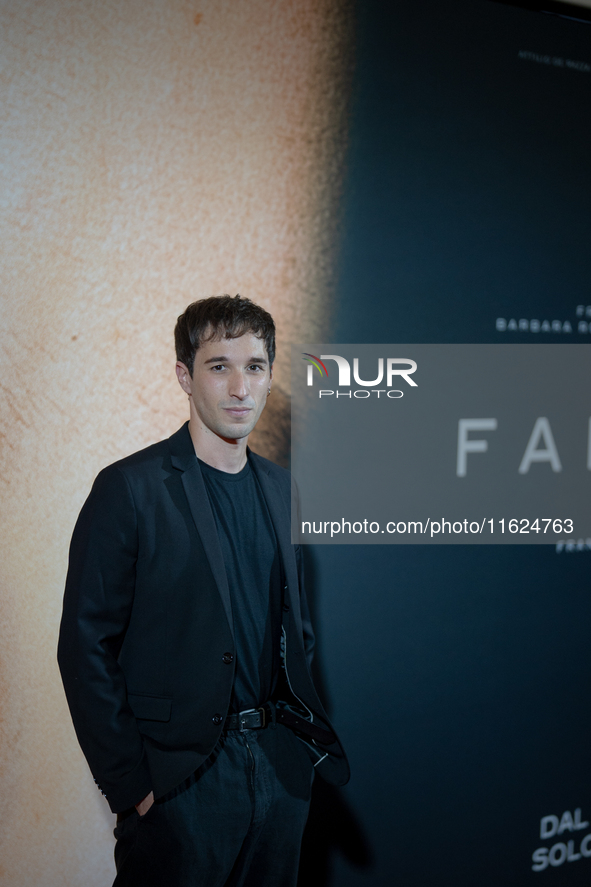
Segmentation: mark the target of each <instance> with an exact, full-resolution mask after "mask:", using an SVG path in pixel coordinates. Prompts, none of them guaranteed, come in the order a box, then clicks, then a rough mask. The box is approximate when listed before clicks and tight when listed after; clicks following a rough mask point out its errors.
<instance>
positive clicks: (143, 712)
mask: <svg viewBox="0 0 591 887" xmlns="http://www.w3.org/2000/svg"><path fill="white" fill-rule="evenodd" d="M127 701H128V702H129V704H130V706H131V710H132V712H133V713H134V715H135V716H136V718H138V720H141V721H170V712H171V710H172V699H169V698H168V697H167V696H140V695H139V694H136V693H130V694H129V695H128V697H127Z"/></svg>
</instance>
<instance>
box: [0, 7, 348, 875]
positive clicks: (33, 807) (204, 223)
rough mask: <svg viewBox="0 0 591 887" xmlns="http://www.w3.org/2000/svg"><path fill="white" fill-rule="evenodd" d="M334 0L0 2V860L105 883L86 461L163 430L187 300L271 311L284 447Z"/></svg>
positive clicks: (107, 457) (333, 106) (318, 216)
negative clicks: (240, 302) (91, 658)
mask: <svg viewBox="0 0 591 887" xmlns="http://www.w3.org/2000/svg"><path fill="white" fill-rule="evenodd" d="M349 33H350V12H349V8H348V5H347V4H346V3H344V2H342V0H278V2H273V0H204V2H198V0H4V2H2V3H0V34H1V38H0V40H1V46H2V49H1V56H0V65H1V67H0V87H1V90H2V108H3V122H2V129H1V143H0V144H1V148H0V149H1V165H0V200H1V208H2V215H1V218H2V222H1V224H2V241H3V257H2V259H1V260H0V273H1V276H2V291H1V292H2V297H1V319H2V322H1V326H0V360H1V377H0V403H1V405H2V424H1V430H0V447H1V449H0V458H1V470H0V489H1V495H2V512H1V518H0V540H1V543H0V544H1V551H0V581H1V588H2V609H1V613H2V628H3V631H2V641H1V643H0V657H1V665H2V686H1V690H0V706H1V715H2V737H1V739H2V744H1V755H2V759H1V769H0V797H1V799H2V800H1V803H2V809H1V810H0V834H1V846H0V881H1V883H2V884H6V885H10V887H32V885H42V887H58V885H59V887H69V885H72V887H80V885H84V887H95V885H96V887H104V885H108V884H110V883H111V880H112V877H113V873H114V870H113V864H112V844H113V839H112V835H111V829H112V827H113V817H112V816H111V814H110V813H109V812H108V808H107V805H106V803H105V802H104V800H103V799H102V798H101V797H100V795H99V794H98V792H97V791H96V789H95V787H94V784H93V782H92V778H91V776H90V773H89V771H88V768H87V766H86V763H85V761H84V759H83V757H82V754H81V752H80V751H79V749H78V746H77V743H76V740H75V737H74V733H73V729H72V726H71V722H70V719H69V714H68V711H67V707H66V703H65V700H64V696H63V693H62V689H61V684H60V681H59V677H58V671H57V666H56V663H55V645H56V636H57V629H58V623H59V617H60V610H61V596H62V590H63V581H64V574H65V570H66V558H67V546H68V541H69V537H70V534H71V531H72V527H73V524H74V521H75V519H76V515H77V513H78V511H79V509H80V506H81V505H82V502H83V500H84V498H85V496H86V495H87V493H88V490H89V487H90V484H91V482H92V480H93V478H94V476H95V475H96V473H97V471H98V470H99V469H100V468H101V467H102V466H103V465H105V464H107V463H108V462H111V461H113V460H114V459H116V458H118V457H120V456H123V455H124V454H126V453H129V452H132V451H134V450H137V449H139V448H140V447H142V446H145V445H147V444H148V443H151V442H152V441H154V440H157V439H160V438H162V437H164V436H167V435H168V434H170V433H171V432H172V431H174V430H175V429H176V428H177V427H178V425H179V424H180V423H181V421H183V420H184V418H185V416H186V412H187V410H186V401H185V399H184V398H183V396H182V394H181V392H180V389H178V387H177V383H176V380H175V378H174V373H173V365H174V353H173V348H172V338H171V337H172V329H173V326H174V322H175V319H176V316H177V315H178V314H179V313H180V312H181V311H182V310H183V308H184V307H185V306H186V304H187V303H188V302H190V301H192V300H193V299H195V298H201V297H203V296H207V295H210V294H212V293H217V292H229V293H232V294H234V293H236V292H241V293H243V294H244V295H248V296H250V297H252V298H254V299H255V300H257V301H259V302H260V303H261V304H263V305H264V306H265V307H267V308H268V309H270V310H271V311H272V313H273V314H274V316H275V318H276V320H277V322H278V328H279V358H278V363H277V366H276V372H277V385H276V386H275V387H274V389H273V395H272V400H271V403H272V404H273V406H272V408H271V407H270V409H269V417H268V419H267V421H266V424H265V427H264V428H263V429H262V431H261V432H260V433H259V435H258V440H257V444H256V445H255V448H257V449H259V451H261V452H264V453H265V454H267V455H271V457H275V458H277V459H278V460H281V459H282V458H284V457H285V451H286V436H285V435H286V432H287V418H286V417H287V412H288V403H289V399H288V398H289V391H288V385H289V377H288V359H289V355H288V345H289V342H290V341H298V340H300V341H305V340H308V341H310V340H313V339H317V340H318V339H320V340H321V339H322V337H323V336H322V333H323V330H324V329H325V328H326V323H327V318H328V311H329V305H330V274H331V260H332V251H333V247H334V239H335V231H336V227H337V226H336V214H335V207H336V201H337V197H338V188H339V182H340V180H341V174H342V156H343V142H344V132H345V122H346V120H345V118H346V114H345V111H346V96H347V91H348V90H347V84H348V78H349V74H348V72H349V70H350V52H349Z"/></svg>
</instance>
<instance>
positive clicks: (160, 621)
mask: <svg viewBox="0 0 591 887" xmlns="http://www.w3.org/2000/svg"><path fill="white" fill-rule="evenodd" d="M175 343H176V351H177V358H178V360H177V364H176V372H177V377H178V380H179V383H180V385H181V387H182V389H183V391H184V392H185V393H186V394H187V396H188V398H189V405H190V418H189V422H188V423H187V424H186V425H184V426H183V427H182V428H181V429H180V430H179V431H177V432H176V434H173V435H172V437H170V438H169V439H168V440H165V441H162V442H161V443H158V444H155V445H153V446H151V447H148V448H147V449H145V450H142V451H140V452H139V453H135V454H134V455H132V456H128V457H127V458H126V459H123V460H121V461H120V462H117V463H115V464H114V465H111V466H109V467H108V468H106V469H104V470H103V471H101V473H100V474H99V475H98V477H97V479H96V481H95V483H94V486H93V488H92V491H91V493H90V496H89V497H88V499H87V501H86V503H85V505H84V507H83V509H82V511H81V513H80V517H79V518H78V522H77V524H76V528H75V530H74V535H73V538H72V544H71V549H70V562H69V570H68V577H67V581H66V592H65V597H64V612H63V618H62V624H61V631H60V643H59V651H58V659H59V664H60V668H61V672H62V677H63V681H64V686H65V690H66V694H67V697H68V703H69V706H70V711H71V713H72V718H73V721H74V726H75V728H76V732H77V735H78V739H79V741H80V745H81V747H82V749H83V751H84V754H85V755H86V758H87V760H88V763H89V765H90V768H91V770H92V772H93V774H94V776H95V781H96V782H97V784H98V785H99V788H100V789H101V791H102V792H103V794H104V795H106V797H107V800H108V802H109V804H110V806H111V809H112V810H113V812H116V813H118V819H117V828H116V830H115V836H116V838H117V845H116V848H115V860H116V865H117V877H116V879H115V885H116V887H144V885H164V884H166V885H167V887H189V885H195V887H197V885H199V887H224V885H228V887H229V885H232V887H234V885H242V887H246V885H248V887H262V885H269V887H284V885H285V887H287V885H294V884H295V883H296V880H297V868H298V859H299V851H300V844H301V837H302V832H303V828H304V825H305V821H306V818H307V814H308V806H309V799H310V789H311V783H312V777H313V774H314V772H315V771H317V772H319V773H321V774H322V775H323V776H324V777H325V778H326V779H327V780H328V781H330V782H332V783H334V784H342V783H344V782H346V781H347V779H348V773H349V771H348V764H347V761H346V758H345V755H344V752H343V750H342V748H341V745H340V743H339V741H338V739H337V738H336V736H335V734H334V731H333V729H332V727H331V725H330V723H329V721H328V718H327V716H326V713H325V712H324V710H323V707H322V705H321V703H320V701H319V699H318V696H317V694H316V691H315V689H314V686H313V683H312V678H311V675H310V662H311V657H312V650H313V644H314V637H313V633H312V629H311V626H310V618H309V612H308V607H307V604H306V598H305V594H304V586H303V577H302V560H301V552H300V550H299V547H298V546H295V547H294V546H292V545H291V541H290V492H291V482H290V477H289V473H288V472H287V471H285V470H284V469H282V468H279V467H278V466H276V465H274V464H273V463H271V462H269V461H268V460H266V459H263V458H262V457H260V456H257V455H256V454H254V453H252V452H251V451H250V450H249V449H248V447H247V441H248V435H249V434H250V432H251V431H252V430H253V428H254V427H255V425H256V423H257V420H258V418H259V416H260V415H261V412H262V410H263V409H264V406H265V402H266V399H267V397H268V396H269V394H270V392H271V384H272V377H273V359H274V355H275V327H274V323H273V320H272V318H271V316H270V315H269V314H268V313H267V312H266V311H264V310H263V309H262V308H260V307H259V306H257V305H255V304H254V303H253V302H251V301H250V300H249V299H243V298H241V297H240V296H236V297H234V298H231V297H230V296H219V297H212V298H210V299H204V300H201V301H199V302H194V303H193V304H191V305H189V307H188V308H187V310H186V311H185V313H184V314H182V315H181V316H180V317H179V319H178V322H177V326H176V329H175Z"/></svg>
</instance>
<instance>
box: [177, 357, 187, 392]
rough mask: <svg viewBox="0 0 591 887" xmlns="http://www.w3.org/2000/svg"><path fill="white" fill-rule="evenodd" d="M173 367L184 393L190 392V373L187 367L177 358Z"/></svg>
mask: <svg viewBox="0 0 591 887" xmlns="http://www.w3.org/2000/svg"><path fill="white" fill-rule="evenodd" d="M175 369H176V377H177V379H178V380H179V385H180V386H181V388H182V389H183V391H184V392H185V394H191V373H190V372H189V368H188V367H187V366H185V364H184V363H182V362H181V361H180V360H177V362H176V367H175Z"/></svg>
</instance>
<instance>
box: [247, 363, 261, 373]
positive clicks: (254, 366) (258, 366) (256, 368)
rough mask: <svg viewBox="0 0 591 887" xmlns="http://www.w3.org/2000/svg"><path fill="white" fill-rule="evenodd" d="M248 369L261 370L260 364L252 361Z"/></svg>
mask: <svg viewBox="0 0 591 887" xmlns="http://www.w3.org/2000/svg"><path fill="white" fill-rule="evenodd" d="M248 369H249V370H256V371H257V372H262V371H263V368H262V366H260V365H259V364H258V363H253V364H251V366H249V368H248Z"/></svg>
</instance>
